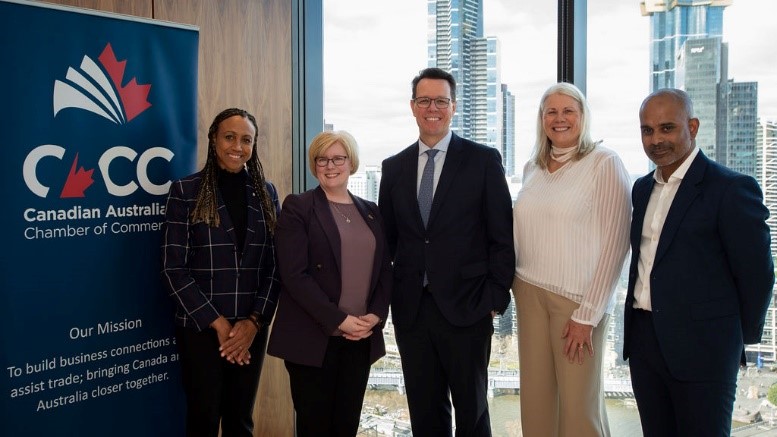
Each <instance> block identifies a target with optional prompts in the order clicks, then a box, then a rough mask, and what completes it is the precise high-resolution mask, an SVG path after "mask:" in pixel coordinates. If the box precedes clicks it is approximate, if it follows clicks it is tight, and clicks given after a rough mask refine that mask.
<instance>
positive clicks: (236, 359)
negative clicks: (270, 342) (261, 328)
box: [211, 317, 257, 366]
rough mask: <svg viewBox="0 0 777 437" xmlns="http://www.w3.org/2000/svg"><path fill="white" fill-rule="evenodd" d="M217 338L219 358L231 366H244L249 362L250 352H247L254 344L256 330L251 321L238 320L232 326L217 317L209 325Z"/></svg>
mask: <svg viewBox="0 0 777 437" xmlns="http://www.w3.org/2000/svg"><path fill="white" fill-rule="evenodd" d="M211 326H212V327H213V329H215V330H216V334H217V335H218V338H219V352H220V354H221V356H222V357H223V358H224V359H226V360H227V361H229V362H230V363H233V364H239V365H241V366H242V365H245V364H249V363H250V362H251V352H250V351H249V350H248V348H249V347H251V344H252V343H253V342H254V337H255V336H256V333H257V329H256V326H255V325H254V322H252V321H251V320H248V319H246V320H240V321H238V322H236V323H235V324H234V326H233V325H231V324H230V323H229V321H228V320H227V319H225V318H223V317H219V318H218V319H217V320H216V321H215V322H213V324H212V325H211Z"/></svg>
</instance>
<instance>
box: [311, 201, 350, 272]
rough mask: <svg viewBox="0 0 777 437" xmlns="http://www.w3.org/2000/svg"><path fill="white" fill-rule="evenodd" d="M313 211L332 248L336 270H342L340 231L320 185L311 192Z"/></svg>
mask: <svg viewBox="0 0 777 437" xmlns="http://www.w3.org/2000/svg"><path fill="white" fill-rule="evenodd" d="M313 213H314V214H316V217H317V218H318V222H319V223H321V227H322V228H323V230H324V234H325V235H326V238H327V240H329V247H331V248H332V255H334V258H335V260H336V261H337V271H338V272H342V271H343V270H342V267H341V263H342V260H341V259H340V256H341V244H340V231H338V230H337V223H335V218H334V216H333V215H332V210H331V209H330V207H329V200H327V198H326V193H324V190H323V189H322V188H321V187H320V186H319V187H317V188H316V190H315V191H314V192H313Z"/></svg>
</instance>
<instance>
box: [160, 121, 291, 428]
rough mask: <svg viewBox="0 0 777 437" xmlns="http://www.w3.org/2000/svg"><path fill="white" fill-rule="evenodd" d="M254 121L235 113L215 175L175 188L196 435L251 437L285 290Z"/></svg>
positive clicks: (179, 317)
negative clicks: (269, 340) (265, 360)
mask: <svg viewBox="0 0 777 437" xmlns="http://www.w3.org/2000/svg"><path fill="white" fill-rule="evenodd" d="M257 136H258V127H257V124H256V119H255V118H254V116H252V115H251V114H249V113H248V112H246V111H244V110H242V109H237V108H230V109H226V110H224V111H222V112H221V113H219V114H218V115H217V116H216V118H215V119H214V120H213V123H212V124H211V126H210V129H209V130H208V158H207V161H206V163H205V167H204V168H203V169H202V170H201V171H199V172H197V173H195V174H193V175H190V176H187V177H185V178H183V179H181V180H178V181H175V182H173V184H172V186H171V187H170V194H169V196H168V199H167V208H166V214H165V225H164V242H163V245H162V261H163V270H162V277H163V282H164V284H165V287H166V289H167V291H168V292H169V294H170V296H171V297H172V298H173V300H174V301H175V303H176V314H175V324H176V331H175V338H176V342H177V345H178V350H179V353H180V361H181V373H182V379H183V387H184V392H185V394H186V406H187V413H186V435H187V436H213V437H215V436H217V435H218V431H219V423H220V424H221V431H222V436H224V437H230V436H251V435H252V433H253V421H252V418H251V416H252V412H253V407H254V400H255V397H256V389H257V387H258V384H259V374H260V372H261V367H262V361H263V358H264V348H265V344H266V343H267V332H268V326H269V324H270V321H271V319H272V317H273V314H274V313H275V306H276V303H277V297H278V291H279V283H278V273H277V270H276V264H275V244H274V241H273V234H274V230H275V224H276V222H277V216H278V212H279V204H278V193H277V191H276V190H275V187H274V186H273V184H272V183H270V182H268V181H267V180H265V177H264V171H263V169H262V164H261V162H259V157H258V156H257V150H256V139H257Z"/></svg>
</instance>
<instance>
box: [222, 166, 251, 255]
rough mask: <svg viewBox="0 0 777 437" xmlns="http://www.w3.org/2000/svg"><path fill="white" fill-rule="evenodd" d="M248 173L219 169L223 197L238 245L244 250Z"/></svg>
mask: <svg viewBox="0 0 777 437" xmlns="http://www.w3.org/2000/svg"><path fill="white" fill-rule="evenodd" d="M247 179H248V173H247V172H246V171H245V170H241V171H239V172H237V173H230V172H228V171H226V170H223V169H221V168H219V169H218V184H219V191H221V198H222V199H223V200H224V205H226V207H227V212H228V213H229V218H231V219H232V225H233V226H234V227H235V236H236V237H237V247H238V249H240V250H241V251H242V250H243V242H244V241H245V239H246V227H247V225H248V204H247V203H246V181H247Z"/></svg>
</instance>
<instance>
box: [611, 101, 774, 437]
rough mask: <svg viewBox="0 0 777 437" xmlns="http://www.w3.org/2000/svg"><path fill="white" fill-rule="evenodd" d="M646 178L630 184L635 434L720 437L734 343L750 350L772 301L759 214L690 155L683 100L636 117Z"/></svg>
mask: <svg viewBox="0 0 777 437" xmlns="http://www.w3.org/2000/svg"><path fill="white" fill-rule="evenodd" d="M639 117H640V125H641V132H642V145H643V147H644V149H645V153H646V154H647V155H648V157H649V158H650V159H651V161H653V162H654V163H655V164H656V167H657V168H656V170H655V172H652V173H650V174H648V175H646V176H644V177H642V178H640V179H638V180H637V182H636V183H635V185H634V189H633V192H632V201H633V205H634V212H633V219H632V226H631V247H632V257H631V267H630V273H629V288H628V295H627V297H626V303H625V307H626V308H625V334H624V347H623V356H624V359H628V360H629V366H630V368H631V379H632V385H633V387H634V395H635V397H636V400H637V406H638V408H639V413H640V419H641V421H642V430H643V432H644V435H645V436H646V437H651V436H656V437H659V436H660V437H669V436H683V437H687V436H700V437H701V436H705V437H708V436H722V435H729V434H730V432H731V414H732V409H733V403H734V397H735V392H736V376H737V371H738V368H739V365H740V361H741V362H742V363H744V345H745V344H752V343H758V342H760V340H761V331H762V329H763V326H764V320H765V315H766V310H767V307H768V306H769V301H770V299H771V296H772V286H773V283H774V266H773V264H772V257H771V253H770V248H769V247H770V236H769V229H768V227H767V225H766V218H767V217H768V215H769V213H768V211H767V209H766V208H765V207H764V205H763V198H762V195H761V190H760V188H759V187H758V184H757V183H756V181H755V180H754V179H753V178H751V177H749V176H745V175H742V174H740V173H737V172H734V171H732V170H730V169H728V168H725V167H723V166H721V165H719V164H717V163H715V162H713V161H711V160H710V159H708V158H707V157H706V156H705V155H704V153H702V152H701V151H700V150H699V149H698V148H697V147H696V142H695V138H696V133H697V132H698V130H699V120H698V119H697V118H694V116H693V107H692V104H691V100H690V98H689V97H688V94H686V93H685V92H683V91H680V90H676V89H662V90H658V91H656V92H655V93H653V94H651V95H650V96H648V97H647V98H646V99H645V100H644V102H643V103H642V106H641V108H640V113H639Z"/></svg>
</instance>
